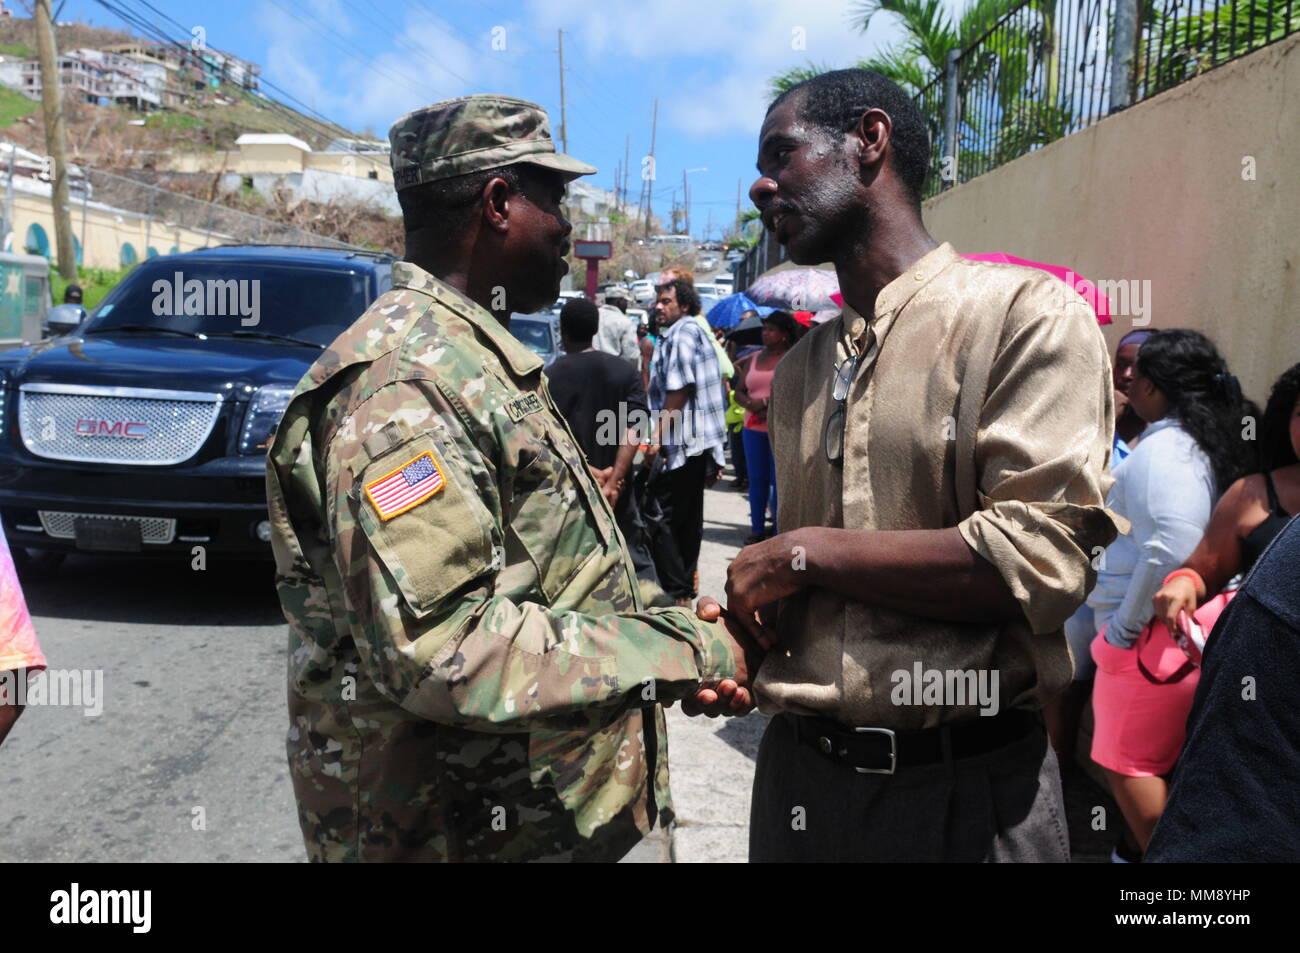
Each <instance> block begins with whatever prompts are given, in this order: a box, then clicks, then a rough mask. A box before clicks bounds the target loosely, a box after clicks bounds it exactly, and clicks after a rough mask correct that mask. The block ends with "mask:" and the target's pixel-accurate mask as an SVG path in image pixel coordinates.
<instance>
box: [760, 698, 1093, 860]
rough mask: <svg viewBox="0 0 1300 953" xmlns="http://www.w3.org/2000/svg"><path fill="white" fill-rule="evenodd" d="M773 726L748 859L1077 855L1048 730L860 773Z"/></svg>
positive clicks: (780, 723) (788, 724)
mask: <svg viewBox="0 0 1300 953" xmlns="http://www.w3.org/2000/svg"><path fill="white" fill-rule="evenodd" d="M797 717H798V716H797V715H785V714H782V715H777V716H776V717H774V718H773V719H772V721H771V722H770V723H769V724H768V726H767V731H766V732H765V733H764V734H763V742H762V745H761V746H760V747H759V751H758V765H757V767H756V769H755V772H754V798H753V803H752V805H751V807H750V817H749V859H750V862H751V863H765V862H773V861H775V862H796V863H802V862H814V861H836V862H863V861H865V862H922V863H932V862H957V863H963V862H967V863H969V862H985V861H998V862H1021V863H1023V862H1040V863H1041V862H1069V860H1070V844H1069V834H1068V831H1067V829H1066V826H1065V803H1064V800H1063V798H1062V796H1061V777H1060V772H1059V771H1058V769H1057V764H1056V755H1055V754H1054V753H1053V751H1052V746H1051V745H1050V744H1048V743H1047V733H1046V732H1045V731H1042V730H1041V728H1039V729H1036V730H1035V731H1033V732H1031V733H1030V734H1029V735H1028V736H1027V737H1025V738H1023V739H1021V740H1019V741H1014V742H1012V743H1011V744H1008V745H1006V746H1004V747H1002V748H999V749H997V750H995V751H991V752H989V753H987V754H983V755H977V756H975V757H971V758H964V759H962V760H959V761H952V760H948V761H945V762H941V763H936V764H933V765H923V766H919V767H900V768H899V769H898V773H897V774H893V775H885V774H859V773H858V772H857V771H855V770H854V769H853V767H852V766H850V765H846V764H842V763H840V762H837V761H833V760H831V759H830V758H828V757H826V756H825V755H823V754H821V753H820V752H818V751H815V750H814V749H812V748H810V747H808V746H807V745H806V744H803V743H800V742H799V741H798V740H797V738H796V737H795V730H794V720H795V719H796V718H797Z"/></svg>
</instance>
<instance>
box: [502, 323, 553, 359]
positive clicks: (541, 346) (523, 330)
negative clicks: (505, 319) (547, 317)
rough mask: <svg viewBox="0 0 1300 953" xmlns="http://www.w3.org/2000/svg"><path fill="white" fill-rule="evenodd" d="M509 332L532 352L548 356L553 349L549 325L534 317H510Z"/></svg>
mask: <svg viewBox="0 0 1300 953" xmlns="http://www.w3.org/2000/svg"><path fill="white" fill-rule="evenodd" d="M510 333H511V334H513V335H514V336H515V337H517V338H518V339H519V340H520V341H522V342H523V344H524V347H526V348H528V350H530V351H532V352H533V353H534V354H540V355H542V356H543V357H546V356H549V355H550V354H551V353H553V352H554V350H555V345H554V343H553V342H552V341H551V326H550V324H549V323H547V322H546V321H538V320H537V319H535V318H511V319H510Z"/></svg>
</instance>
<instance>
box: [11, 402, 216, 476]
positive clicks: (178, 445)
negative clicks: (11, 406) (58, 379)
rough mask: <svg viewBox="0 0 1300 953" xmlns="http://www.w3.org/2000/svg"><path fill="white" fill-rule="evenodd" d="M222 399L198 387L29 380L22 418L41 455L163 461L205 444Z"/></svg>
mask: <svg viewBox="0 0 1300 953" xmlns="http://www.w3.org/2000/svg"><path fill="white" fill-rule="evenodd" d="M221 401H222V395H220V394H206V393H200V392H196V391H175V390H153V389H150V388H144V387H88V386H83V385H80V384H23V385H22V386H21V387H20V388H19V400H18V424H19V428H20V431H21V433H22V437H23V443H24V444H25V445H26V447H27V449H28V450H30V451H31V452H32V453H34V454H36V455H37V456H38V457H45V458H47V459H50V460H77V461H82V462H85V463H127V464H134V465H136V466H153V467H162V466H170V465H171V464H176V463H182V462H184V461H186V460H188V459H189V458H190V457H192V456H194V454H196V453H198V452H199V448H200V447H202V446H203V442H204V441H205V440H207V439H208V435H209V434H210V433H212V428H213V426H214V425H215V424H216V422H217V415H218V414H219V413H220V412H221Z"/></svg>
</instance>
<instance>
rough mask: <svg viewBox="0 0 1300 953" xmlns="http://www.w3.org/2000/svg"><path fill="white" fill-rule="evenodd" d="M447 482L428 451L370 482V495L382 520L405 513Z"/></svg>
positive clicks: (367, 488) (367, 491)
mask: <svg viewBox="0 0 1300 953" xmlns="http://www.w3.org/2000/svg"><path fill="white" fill-rule="evenodd" d="M446 485H447V481H446V480H445V479H444V478H443V475H442V468H441V467H439V466H438V461H437V460H435V459H434V458H433V454H431V453H429V452H428V451H427V450H426V451H425V452H424V453H422V454H420V455H419V456H418V457H416V458H414V459H413V460H408V461H406V462H405V463H403V464H402V465H401V466H400V467H398V468H397V469H396V470H394V471H393V472H392V473H390V474H388V475H387V476H384V477H380V478H379V479H378V480H373V481H371V482H370V483H367V484H366V496H367V497H369V499H370V504H371V505H372V506H373V507H374V508H375V510H376V511H377V512H378V513H379V518H380V519H382V520H390V519H392V518H393V517H394V516H397V515H398V514H399V513H405V512H406V511H407V510H409V509H410V508H411V507H413V506H418V505H419V504H421V503H423V502H424V501H425V500H427V499H428V498H429V497H431V496H433V495H434V494H435V493H437V492H438V491H439V490H441V489H442V488H443V487H444V486H446Z"/></svg>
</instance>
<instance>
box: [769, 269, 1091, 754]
mask: <svg viewBox="0 0 1300 953" xmlns="http://www.w3.org/2000/svg"><path fill="white" fill-rule="evenodd" d="M868 325H869V326H870V327H871V328H872V329H873V330H874V331H875V333H876V337H877V341H878V348H879V351H878V354H877V357H876V359H875V361H874V362H872V361H869V360H864V361H862V362H861V365H860V367H859V369H858V372H857V375H856V376H855V378H854V380H853V382H852V385H851V387H850V390H849V393H848V400H847V405H846V406H847V413H848V418H847V426H846V431H845V437H844V453H843V460H842V463H841V464H839V465H836V464H831V463H829V462H828V461H827V457H826V453H825V449H824V444H825V441H824V436H825V428H826V422H827V420H828V418H829V417H830V416H831V414H832V413H833V412H834V410H835V407H836V404H835V401H834V400H833V399H832V397H831V384H832V380H833V379H834V376H835V372H836V367H837V366H838V365H839V364H840V362H842V361H843V360H844V359H845V358H846V357H848V356H850V355H852V354H853V353H855V346H856V345H855V342H856V341H858V340H860V338H861V335H862V333H863V332H864V331H865V329H866V328H867V327H868ZM1112 402H1113V394H1112V389H1111V380H1110V364H1109V359H1108V355H1107V351H1106V346H1105V342H1104V341H1103V340H1102V336H1101V332H1100V331H1099V330H1098V328H1097V320H1096V317H1095V316H1094V314H1093V313H1092V310H1091V309H1090V308H1089V307H1088V306H1087V304H1086V303H1085V302H1084V300H1083V298H1082V297H1080V296H1079V295H1078V294H1077V293H1076V292H1075V291H1073V290H1072V289H1071V288H1069V286H1068V285H1066V284H1065V283H1064V282H1062V281H1060V280H1059V279H1057V278H1055V277H1053V276H1052V275H1049V274H1047V273H1045V272H1041V271H1038V270H1036V269H1031V268H1024V267H1019V266H1016V265H1003V264H991V263H986V262H977V261H970V260H968V259H964V258H962V257H960V256H959V255H958V254H957V253H956V252H955V251H954V250H953V248H952V246H951V245H948V244H946V243H945V244H943V245H941V246H940V247H938V248H936V249H934V250H933V251H931V252H929V253H928V254H926V255H925V256H924V257H922V258H921V259H920V260H919V261H917V262H916V263H914V264H913V265H912V267H911V268H909V269H908V270H907V271H905V272H904V273H903V274H901V275H899V276H898V277H897V278H896V279H894V280H893V281H891V282H890V283H889V284H888V285H887V286H886V287H885V288H883V289H882V290H881V292H880V295H879V297H878V298H877V301H876V307H875V314H874V315H873V316H872V317H871V319H870V320H869V321H868V320H867V319H866V318H865V317H864V316H862V315H859V314H857V313H856V312H854V311H853V309H852V308H850V307H848V306H846V307H845V308H844V310H843V312H842V313H841V314H840V316H838V317H836V318H833V319H832V320H830V321H827V322H826V323H824V324H822V325H819V326H817V327H815V328H813V330H812V331H811V332H810V333H809V334H808V335H806V336H805V337H804V339H803V340H802V341H800V342H799V344H798V345H797V346H796V347H795V348H793V349H792V350H791V351H790V353H789V354H787V355H786V356H785V358H783V359H782V361H781V363H780V364H779V365H778V366H777V369H776V375H775V378H774V380H773V385H772V397H771V403H770V407H769V411H768V424H769V429H770V433H771V438H772V446H773V452H774V455H775V457H776V474H777V490H778V498H779V499H780V501H781V505H780V512H779V525H778V529H779V530H780V531H781V532H789V531H790V530H794V529H797V528H799V527H803V526H829V527H837V528H843V529H854V530H917V529H944V528H947V527H953V526H955V527H957V529H958V530H959V531H960V533H961V535H962V538H963V539H964V540H965V541H966V543H967V544H968V545H969V546H970V547H971V548H972V549H974V550H975V552H977V553H978V554H979V555H980V556H981V557H983V558H984V559H987V560H988V561H989V562H991V563H992V564H993V565H994V566H995V567H997V569H998V571H999V573H1001V575H1002V577H1003V578H1004V579H1005V580H1006V582H1007V585H1008V586H1009V587H1010V590H1011V592H1012V593H1013V594H1014V596H1015V598H1016V599H1017V600H1018V601H1019V603H1020V606H1021V608H1022V610H1023V612H1024V617H1025V619H1024V620H1015V621H1011V622H1005V623H992V624H984V623H969V624H968V623H955V622H946V621H939V620H937V619H931V618H926V617H924V616H919V615H911V614H909V613H906V612H900V611H896V610H893V609H887V608H882V607H879V606H876V605H873V604H872V599H871V593H870V592H864V593H863V594H862V598H861V600H858V599H850V598H846V597H845V596H842V595H840V594H839V593H837V592H833V591H830V590H827V589H819V588H807V589H804V590H802V591H801V592H800V593H798V594H797V595H795V596H792V597H790V598H788V599H785V600H783V601H782V604H781V606H780V612H779V616H778V623H777V625H778V629H779V632H780V634H781V639H782V642H781V644H779V645H778V646H777V647H776V648H775V649H774V650H773V651H772V652H770V653H769V655H768V657H767V659H766V660H765V661H764V663H763V666H762V668H761V670H760V672H759V677H758V680H757V685H756V688H757V692H758V698H759V705H760V710H762V711H764V712H767V713H774V712H777V711H790V712H796V713H802V714H814V713H815V714H821V715H825V716H827V717H830V718H834V719H836V720H837V721H840V722H842V723H844V724H848V725H872V726H881V727H887V728H896V729H915V728H927V727H931V726H933V725H936V724H940V723H943V722H951V721H958V720H963V719H966V718H969V717H971V716H973V715H975V714H976V713H977V712H978V711H979V708H980V707H981V706H980V703H979V702H978V701H977V700H976V699H973V698H971V699H967V701H968V703H967V704H952V703H951V699H949V700H948V701H949V703H946V704H937V705H936V704H906V703H905V701H906V698H907V696H906V695H902V696H899V694H898V693H897V692H895V687H896V686H897V685H898V684H900V681H899V679H898V677H897V676H896V673H898V672H907V673H909V676H910V675H913V674H914V673H917V672H927V671H930V670H938V671H939V672H953V671H957V672H980V671H984V672H987V673H989V675H986V676H985V677H986V678H987V677H989V676H992V677H996V678H997V685H998V701H999V706H1000V710H1006V709H1008V708H1012V707H1036V706H1037V705H1038V704H1040V703H1041V702H1042V701H1043V700H1045V699H1046V698H1047V697H1049V696H1050V695H1051V694H1052V693H1054V692H1055V691H1057V690H1059V689H1060V688H1062V687H1064V685H1065V684H1066V683H1067V682H1068V681H1069V679H1070V676H1071V662H1070V655H1069V649H1068V648H1067V645H1066V641H1065V638H1064V635H1063V632H1062V626H1063V624H1064V622H1065V620H1066V619H1067V618H1068V617H1069V616H1070V615H1071V614H1072V613H1073V612H1074V610H1075V609H1076V608H1077V607H1078V606H1079V605H1080V604H1081V603H1082V602H1083V600H1084V597H1085V596H1086V595H1087V593H1088V590H1090V589H1091V588H1092V586H1093V584H1094V582H1095V581H1096V573H1095V572H1094V570H1093V560H1094V559H1095V558H1096V556H1097V555H1098V554H1100V553H1101V552H1102V550H1103V549H1104V548H1105V547H1106V546H1107V545H1108V544H1109V543H1110V541H1111V540H1112V539H1113V538H1114V536H1115V533H1116V528H1117V523H1116V521H1115V520H1113V519H1112V518H1111V515H1110V514H1109V512H1108V511H1107V510H1106V509H1105V508H1104V501H1105V497H1106V491H1107V490H1108V489H1109V487H1110V484H1111V482H1112V481H1111V478H1110V475H1109V461H1110V450H1111V440H1112V430H1113V421H1114V409H1113V403H1112ZM945 588H946V587H945V581H944V580H943V579H942V578H936V579H935V580H934V598H935V600H936V603H938V602H939V601H940V600H945V599H950V598H951V596H948V595H946V594H945ZM918 664H919V668H918ZM919 695H920V687H919V686H917V688H916V696H919ZM898 697H902V698H903V699H904V701H903V702H900V703H895V700H896V698H898ZM985 707H987V706H985Z"/></svg>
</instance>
